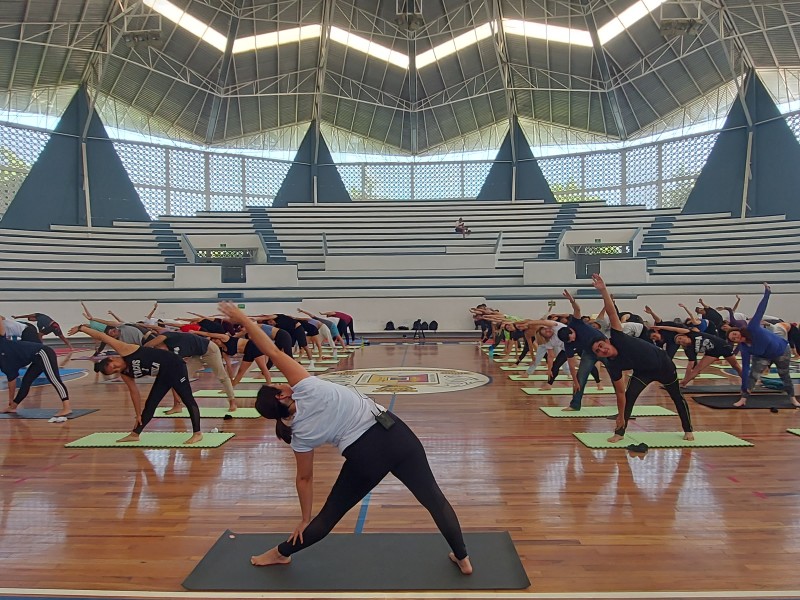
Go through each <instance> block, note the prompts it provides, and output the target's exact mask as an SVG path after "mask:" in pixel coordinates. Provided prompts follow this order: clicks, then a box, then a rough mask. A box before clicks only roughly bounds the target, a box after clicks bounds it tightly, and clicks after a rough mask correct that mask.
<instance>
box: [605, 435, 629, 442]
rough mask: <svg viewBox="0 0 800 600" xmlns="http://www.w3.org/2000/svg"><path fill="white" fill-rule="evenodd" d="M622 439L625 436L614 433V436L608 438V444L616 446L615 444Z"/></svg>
mask: <svg viewBox="0 0 800 600" xmlns="http://www.w3.org/2000/svg"><path fill="white" fill-rule="evenodd" d="M624 439H625V436H624V435H617V434H616V433H615V434H614V435H612V436H611V437H610V438H608V442H609V443H610V444H616V443H617V442H619V441H621V440H624Z"/></svg>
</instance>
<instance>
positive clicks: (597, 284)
mask: <svg viewBox="0 0 800 600" xmlns="http://www.w3.org/2000/svg"><path fill="white" fill-rule="evenodd" d="M592 284H593V285H594V288H595V289H596V290H597V291H598V292H600V295H601V296H603V307H604V308H605V309H606V314H608V324H609V325H611V329H615V330H616V331H622V322H621V321H620V320H619V315H618V314H617V311H616V309H615V307H614V300H612V299H611V294H610V293H609V291H608V288H607V287H606V282H605V281H603V278H602V277H600V275H598V274H594V275H592Z"/></svg>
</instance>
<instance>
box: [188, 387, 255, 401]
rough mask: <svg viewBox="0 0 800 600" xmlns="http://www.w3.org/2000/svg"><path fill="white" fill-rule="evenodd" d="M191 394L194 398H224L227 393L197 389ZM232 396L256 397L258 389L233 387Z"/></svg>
mask: <svg viewBox="0 0 800 600" xmlns="http://www.w3.org/2000/svg"><path fill="white" fill-rule="evenodd" d="M192 395H193V396H194V397H195V398H226V399H227V397H228V395H227V394H226V393H225V391H224V390H197V391H196V392H192ZM233 396H234V398H256V397H257V396H258V390H241V389H236V388H234V389H233Z"/></svg>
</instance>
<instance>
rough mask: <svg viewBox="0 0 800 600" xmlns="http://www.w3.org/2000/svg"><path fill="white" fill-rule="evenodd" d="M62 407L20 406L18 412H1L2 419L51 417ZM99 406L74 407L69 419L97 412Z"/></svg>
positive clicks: (0, 417)
mask: <svg viewBox="0 0 800 600" xmlns="http://www.w3.org/2000/svg"><path fill="white" fill-rule="evenodd" d="M60 410H61V409H60V408H19V409H17V412H16V413H0V419H50V418H52V417H54V416H56V413H57V412H58V411H60ZM98 410H100V409H98V408H73V409H72V414H71V415H69V416H68V417H67V419H70V420H71V419H77V418H78V417H82V416H83V415H88V414H91V413H93V412H97V411H98Z"/></svg>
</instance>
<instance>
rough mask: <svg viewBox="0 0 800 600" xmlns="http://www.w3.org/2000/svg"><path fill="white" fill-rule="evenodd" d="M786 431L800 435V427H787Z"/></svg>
mask: <svg viewBox="0 0 800 600" xmlns="http://www.w3.org/2000/svg"><path fill="white" fill-rule="evenodd" d="M786 431H788V432H789V433H791V434H794V435H800V429H787V430H786Z"/></svg>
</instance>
